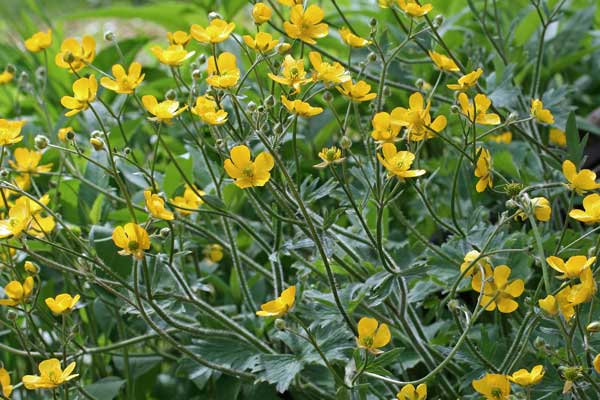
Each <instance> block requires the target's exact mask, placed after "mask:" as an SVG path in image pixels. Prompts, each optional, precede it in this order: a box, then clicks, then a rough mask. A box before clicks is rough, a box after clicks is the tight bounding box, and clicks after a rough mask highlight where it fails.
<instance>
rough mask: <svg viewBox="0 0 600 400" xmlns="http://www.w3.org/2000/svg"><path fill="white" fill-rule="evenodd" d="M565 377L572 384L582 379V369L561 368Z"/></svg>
mask: <svg viewBox="0 0 600 400" xmlns="http://www.w3.org/2000/svg"><path fill="white" fill-rule="evenodd" d="M559 369H561V370H562V375H563V377H564V378H565V379H566V380H568V381H571V382H574V381H576V380H577V379H579V378H580V377H581V367H561V368H559Z"/></svg>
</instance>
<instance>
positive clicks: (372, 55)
mask: <svg viewBox="0 0 600 400" xmlns="http://www.w3.org/2000/svg"><path fill="white" fill-rule="evenodd" d="M367 60H368V61H369V62H375V61H377V54H375V53H373V52H371V53H369V55H368V56H367Z"/></svg>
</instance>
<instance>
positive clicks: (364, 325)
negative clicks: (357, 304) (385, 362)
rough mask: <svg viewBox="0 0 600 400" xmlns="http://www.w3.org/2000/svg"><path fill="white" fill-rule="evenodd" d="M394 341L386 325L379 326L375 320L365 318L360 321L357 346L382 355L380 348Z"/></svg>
mask: <svg viewBox="0 0 600 400" xmlns="http://www.w3.org/2000/svg"><path fill="white" fill-rule="evenodd" d="M391 339H392V335H391V334H390V329H389V328H388V326H387V325H386V324H379V322H378V321H377V320H376V319H375V318H369V317H363V318H361V319H360V320H359V321H358V337H357V338H356V345H357V346H358V347H359V348H361V349H366V350H368V351H369V352H370V353H373V354H380V353H383V351H381V350H379V348H381V347H384V346H385V345H387V344H388V343H389V342H390V340H391Z"/></svg>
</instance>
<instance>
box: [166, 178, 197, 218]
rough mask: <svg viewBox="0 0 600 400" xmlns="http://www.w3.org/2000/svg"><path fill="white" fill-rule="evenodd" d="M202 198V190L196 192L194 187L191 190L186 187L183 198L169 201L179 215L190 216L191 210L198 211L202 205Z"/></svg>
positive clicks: (178, 197)
mask: <svg viewBox="0 0 600 400" xmlns="http://www.w3.org/2000/svg"><path fill="white" fill-rule="evenodd" d="M202 196H204V192H203V191H202V190H198V188H196V187H195V186H194V187H193V188H192V187H190V186H187V185H186V186H185V190H184V191H183V196H177V197H175V198H173V199H171V203H173V205H174V206H175V207H176V208H177V210H178V211H179V213H180V214H182V215H190V214H191V213H192V211H193V210H196V209H198V207H200V206H201V205H202V204H204V200H202Z"/></svg>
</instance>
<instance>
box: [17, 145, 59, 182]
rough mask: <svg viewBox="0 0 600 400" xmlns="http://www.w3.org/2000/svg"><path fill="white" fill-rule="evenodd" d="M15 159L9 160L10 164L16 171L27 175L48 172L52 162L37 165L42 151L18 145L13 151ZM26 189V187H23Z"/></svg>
mask: <svg viewBox="0 0 600 400" xmlns="http://www.w3.org/2000/svg"><path fill="white" fill-rule="evenodd" d="M14 157H15V161H12V160H9V161H8V163H9V164H10V166H11V167H12V168H13V169H14V170H15V171H17V172H19V173H21V174H25V175H26V176H27V177H29V176H36V175H37V174H38V173H40V172H41V173H44V172H49V171H50V170H51V169H52V164H51V163H50V164H44V165H39V164H40V160H41V159H42V153H41V152H39V151H35V150H29V149H28V148H26V147H19V148H18V149H15V152H14ZM24 189H25V190H26V188H24Z"/></svg>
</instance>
